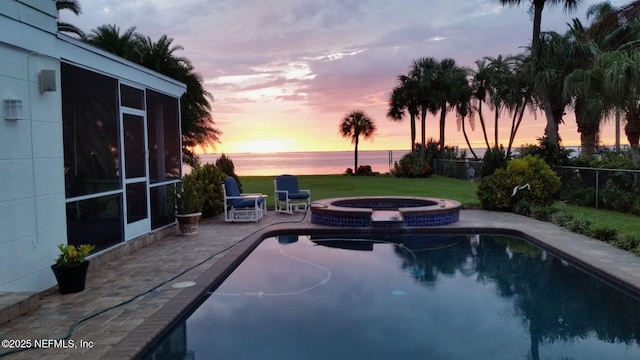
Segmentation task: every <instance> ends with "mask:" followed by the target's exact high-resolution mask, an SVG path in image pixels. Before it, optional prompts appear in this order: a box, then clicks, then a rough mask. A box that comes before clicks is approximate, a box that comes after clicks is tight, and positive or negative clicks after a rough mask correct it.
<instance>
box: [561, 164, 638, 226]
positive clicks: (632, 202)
mask: <svg viewBox="0 0 640 360" xmlns="http://www.w3.org/2000/svg"><path fill="white" fill-rule="evenodd" d="M555 170H556V173H557V174H558V176H560V179H561V182H562V188H561V191H560V194H561V198H562V199H563V200H567V201H569V202H571V203H574V204H578V205H582V206H591V207H595V208H605V209H611V210H616V211H621V212H633V213H636V214H637V213H640V170H625V169H599V168H588V167H574V166H556V168H555Z"/></svg>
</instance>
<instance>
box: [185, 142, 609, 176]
mask: <svg viewBox="0 0 640 360" xmlns="http://www.w3.org/2000/svg"><path fill="white" fill-rule="evenodd" d="M604 147H607V146H604ZM565 148H567V149H569V150H573V151H574V155H578V154H579V152H580V148H579V147H577V146H566V147H565ZM514 150H517V149H514ZM463 151H466V156H467V158H470V157H471V153H470V152H469V150H468V149H463V148H460V149H458V152H459V153H460V154H461V153H462V152H463ZM474 151H475V152H476V154H477V155H478V157H480V158H482V157H483V156H484V152H485V151H486V149H484V148H482V149H474ZM408 153H409V150H398V149H396V150H361V151H358V166H360V165H369V166H371V170H372V171H375V172H378V173H381V174H384V173H388V172H390V171H391V169H393V165H394V163H395V162H396V161H399V160H400V159H401V158H402V157H403V156H404V155H406V154H408ZM221 155H222V153H208V154H199V155H198V157H199V158H200V162H201V163H202V164H214V163H215V162H216V160H217V159H218V158H220V156H221ZM225 155H226V156H227V157H229V158H230V159H231V160H232V161H233V165H234V166H235V172H236V174H238V176H277V175H282V174H292V175H335V174H344V173H345V171H346V170H347V168H351V169H353V166H354V159H353V155H354V153H353V150H350V151H349V150H344V151H300V152H274V153H226V154H225ZM183 170H184V173H188V172H190V171H191V169H190V167H189V166H188V165H183ZM354 170H355V169H354Z"/></svg>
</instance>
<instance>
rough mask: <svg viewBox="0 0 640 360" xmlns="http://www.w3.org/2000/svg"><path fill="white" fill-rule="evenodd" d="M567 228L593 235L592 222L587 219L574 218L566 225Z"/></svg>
mask: <svg viewBox="0 0 640 360" xmlns="http://www.w3.org/2000/svg"><path fill="white" fill-rule="evenodd" d="M564 227H565V228H567V229H569V230H571V231H573V232H576V233H579V234H583V235H591V227H592V223H591V221H589V220H586V219H580V218H574V219H573V221H570V222H568V223H566V224H565V225H564Z"/></svg>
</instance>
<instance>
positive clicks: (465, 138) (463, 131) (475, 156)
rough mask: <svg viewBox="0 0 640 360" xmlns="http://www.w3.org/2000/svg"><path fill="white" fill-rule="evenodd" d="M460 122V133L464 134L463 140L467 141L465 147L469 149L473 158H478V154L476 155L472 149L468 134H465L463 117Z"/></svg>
mask: <svg viewBox="0 0 640 360" xmlns="http://www.w3.org/2000/svg"><path fill="white" fill-rule="evenodd" d="M461 123H462V135H464V141H466V143H467V148H468V149H469V151H471V154H472V155H473V158H474V159H475V160H478V155H476V153H475V151H473V147H472V146H471V142H470V141H469V136H468V135H467V129H466V128H465V127H464V118H463V119H462V121H461Z"/></svg>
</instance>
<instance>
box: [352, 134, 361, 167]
mask: <svg viewBox="0 0 640 360" xmlns="http://www.w3.org/2000/svg"><path fill="white" fill-rule="evenodd" d="M359 138H360V136H358V135H357V134H356V136H355V144H356V149H355V152H354V153H353V162H354V165H353V173H354V174H356V175H357V174H358V141H359V140H360V139H359Z"/></svg>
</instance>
